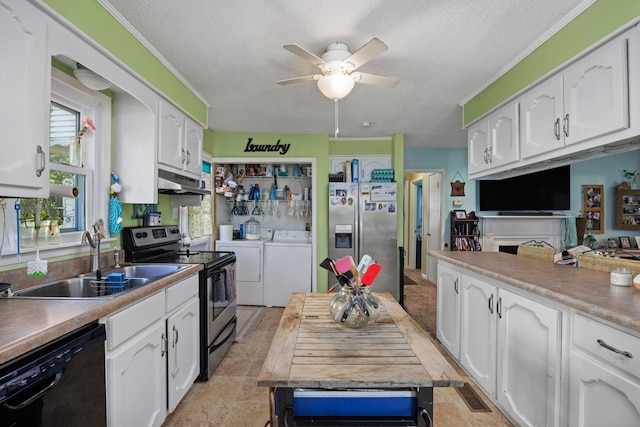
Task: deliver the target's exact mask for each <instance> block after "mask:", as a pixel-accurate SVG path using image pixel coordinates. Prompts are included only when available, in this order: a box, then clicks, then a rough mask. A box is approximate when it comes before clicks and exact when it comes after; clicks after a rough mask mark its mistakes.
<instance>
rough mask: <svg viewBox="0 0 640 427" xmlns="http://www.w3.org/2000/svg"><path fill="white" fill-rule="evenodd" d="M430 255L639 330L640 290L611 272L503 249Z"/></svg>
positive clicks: (435, 252) (444, 252) (436, 252)
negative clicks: (617, 282) (616, 282)
mask: <svg viewBox="0 0 640 427" xmlns="http://www.w3.org/2000/svg"><path fill="white" fill-rule="evenodd" d="M429 255H431V256H434V257H436V258H437V259H439V260H442V261H446V262H448V263H450V264H453V265H456V266H459V267H462V268H465V269H467V270H469V271H473V272H475V273H478V274H481V275H483V276H486V277H490V278H492V279H495V280H498V281H500V282H503V283H506V284H508V285H512V286H515V287H517V288H520V289H523V290H525V291H528V292H531V293H533V294H536V295H540V296H542V297H545V298H547V299H549V300H552V301H555V302H558V303H560V304H563V305H566V306H568V307H571V308H575V309H577V310H580V311H582V312H585V313H589V314H592V315H594V316H597V317H599V318H602V319H605V320H608V321H610V322H612V323H615V324H618V325H621V326H624V327H626V328H628V329H631V330H633V331H636V332H640V291H638V290H637V289H636V288H634V287H633V286H630V287H621V286H613V285H610V284H609V273H603V272H599V271H592V270H587V269H585V268H576V267H574V266H572V265H560V264H555V263H552V262H545V261H540V260H536V259H531V258H524V257H518V256H516V255H513V254H507V253H503V252H456V251H451V252H447V251H440V252H438V251H432V252H429Z"/></svg>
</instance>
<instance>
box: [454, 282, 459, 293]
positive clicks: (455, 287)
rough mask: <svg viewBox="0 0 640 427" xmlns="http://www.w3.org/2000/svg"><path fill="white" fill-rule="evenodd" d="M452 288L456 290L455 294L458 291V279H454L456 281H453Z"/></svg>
mask: <svg viewBox="0 0 640 427" xmlns="http://www.w3.org/2000/svg"><path fill="white" fill-rule="evenodd" d="M453 289H454V290H455V291H456V294H457V293H459V292H458V279H456V281H455V282H453Z"/></svg>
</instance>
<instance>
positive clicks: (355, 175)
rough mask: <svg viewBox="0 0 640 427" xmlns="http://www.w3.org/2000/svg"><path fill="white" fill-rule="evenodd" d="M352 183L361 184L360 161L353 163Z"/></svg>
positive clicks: (355, 160)
mask: <svg viewBox="0 0 640 427" xmlns="http://www.w3.org/2000/svg"><path fill="white" fill-rule="evenodd" d="M351 181H352V182H360V167H359V162H358V159H353V160H352V161H351Z"/></svg>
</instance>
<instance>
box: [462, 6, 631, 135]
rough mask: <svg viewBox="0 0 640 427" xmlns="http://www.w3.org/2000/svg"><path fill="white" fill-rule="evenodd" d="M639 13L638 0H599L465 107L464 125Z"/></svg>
mask: <svg viewBox="0 0 640 427" xmlns="http://www.w3.org/2000/svg"><path fill="white" fill-rule="evenodd" d="M638 16H640V1H638V0H597V1H596V2H595V3H594V4H593V5H591V6H590V7H589V8H587V9H586V10H585V11H584V12H583V13H581V14H580V15H578V16H577V17H576V18H575V19H574V20H573V21H571V22H570V23H569V24H567V25H566V26H565V27H563V28H562V29H561V30H560V31H558V32H557V33H556V34H555V35H554V36H553V37H551V38H550V39H549V40H547V41H546V42H545V43H543V44H542V45H541V46H539V47H538V48H537V49H535V50H534V51H533V52H531V53H530V54H529V55H528V56H527V57H526V58H524V59H523V60H522V61H520V62H519V63H518V64H516V65H515V66H514V67H513V68H511V69H510V70H509V71H507V72H506V73H505V74H504V75H502V76H501V77H500V78H498V79H497V80H496V81H494V82H493V83H491V84H490V85H489V86H488V87H487V88H485V89H484V90H483V91H482V92H480V93H479V94H478V95H476V96H475V97H473V98H472V99H471V100H469V101H468V102H467V103H466V104H465V105H464V106H463V108H462V110H463V113H462V114H463V118H462V122H463V124H464V126H467V125H469V124H470V123H471V122H473V121H474V120H475V119H477V118H478V117H480V116H482V115H483V114H484V113H486V112H488V111H489V110H491V109H492V108H493V107H495V106H497V105H498V104H500V103H501V102H503V101H505V100H506V99H508V98H509V97H510V96H512V95H514V94H515V93H516V92H518V91H520V90H522V89H523V88H525V87H526V86H528V85H530V84H531V83H533V82H535V81H536V80H538V79H539V78H540V77H542V76H543V75H545V74H547V73H548V72H550V71H551V70H553V69H554V68H556V67H557V66H559V65H561V64H563V63H564V62H566V61H568V60H569V59H571V58H572V57H574V56H575V55H577V54H579V53H580V52H582V51H583V50H584V49H586V48H588V47H589V46H591V45H592V44H594V43H596V42H597V41H598V40H601V39H602V38H604V37H605V36H607V35H608V34H610V33H612V32H613V31H615V30H617V29H618V28H620V27H622V26H623V25H625V24H627V23H628V22H630V21H632V20H633V19H635V18H637V17H638Z"/></svg>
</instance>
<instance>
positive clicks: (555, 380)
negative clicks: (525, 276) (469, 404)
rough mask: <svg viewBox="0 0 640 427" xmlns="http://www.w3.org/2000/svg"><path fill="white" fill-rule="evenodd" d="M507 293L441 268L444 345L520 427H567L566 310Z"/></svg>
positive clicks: (439, 326) (440, 327)
mask: <svg viewBox="0 0 640 427" xmlns="http://www.w3.org/2000/svg"><path fill="white" fill-rule="evenodd" d="M507 287H508V286H507V285H504V286H503V285H502V284H500V283H489V282H488V281H484V280H481V279H478V278H477V277H476V276H475V275H472V274H466V273H465V270H463V269H461V270H456V269H455V268H453V267H451V266H450V265H448V264H446V265H443V264H442V263H439V264H438V308H437V310H438V313H437V331H438V335H437V336H438V339H439V340H440V342H441V343H442V345H443V346H444V347H445V348H447V350H448V351H449V352H450V353H451V355H452V356H453V357H454V358H455V359H456V360H457V361H458V362H459V363H460V365H461V366H462V367H463V368H464V369H465V371H466V372H467V373H468V374H469V376H470V377H471V378H472V379H473V380H474V382H475V383H476V384H477V385H478V386H479V387H480V388H481V389H482V390H483V391H484V392H485V393H486V394H487V395H488V396H490V397H491V398H492V399H493V400H494V401H495V402H496V403H497V405H498V407H499V408H500V409H501V410H502V411H503V412H504V413H505V414H506V415H507V416H508V417H509V418H510V419H511V420H512V421H513V422H514V423H515V424H516V425H518V426H560V425H561V409H562V405H561V402H562V396H563V391H562V385H563V383H562V375H561V374H562V351H561V350H562V333H561V327H562V314H563V312H562V311H560V310H558V309H555V308H552V307H550V306H547V305H545V304H542V303H540V302H537V301H534V300H533V299H531V298H528V297H526V296H524V295H522V294H520V293H514V292H512V291H511V287H509V289H507ZM443 311H445V312H443ZM456 337H458V341H456V340H455V338H456ZM452 349H453V350H454V351H452ZM456 351H457V352H456Z"/></svg>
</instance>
